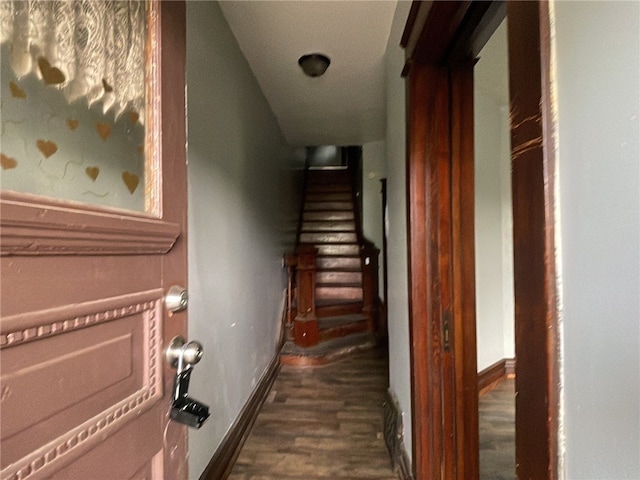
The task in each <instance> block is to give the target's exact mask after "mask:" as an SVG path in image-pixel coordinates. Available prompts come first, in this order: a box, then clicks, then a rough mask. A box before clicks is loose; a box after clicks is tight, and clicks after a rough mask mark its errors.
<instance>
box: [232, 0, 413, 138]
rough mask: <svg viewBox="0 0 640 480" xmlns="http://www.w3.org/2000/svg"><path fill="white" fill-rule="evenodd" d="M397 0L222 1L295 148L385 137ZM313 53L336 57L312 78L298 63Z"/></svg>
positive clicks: (253, 68) (236, 33)
mask: <svg viewBox="0 0 640 480" xmlns="http://www.w3.org/2000/svg"><path fill="white" fill-rule="evenodd" d="M403 3H409V2H403ZM396 5H397V0H347V1H340V0H320V1H297V0H292V1H265V0H262V1H242V0H234V1H221V2H220V6H221V8H222V12H223V14H224V16H225V18H226V20H227V22H228V24H229V26H230V27H231V30H232V31H233V34H234V36H235V37H236V40H237V41H238V44H239V45H240V49H241V50H242V52H243V53H244V56H245V57H246V59H247V61H248V62H249V65H250V67H251V69H252V71H253V74H254V75H255V77H256V79H257V80H258V83H259V85H260V87H261V89H262V92H263V93H264V95H265V97H266V99H267V101H268V102H269V104H270V106H271V109H272V110H273V113H274V114H275V116H276V118H277V120H278V123H279V124H280V128H281V130H282V132H283V134H284V136H285V138H286V140H287V142H288V143H289V144H290V145H292V146H311V145H360V144H363V143H366V142H370V141H375V140H381V139H383V138H384V134H385V123H386V119H385V95H384V76H385V72H384V53H385V50H386V47H387V41H388V39H389V34H390V32H391V25H392V22H393V17H394V14H395V10H396ZM407 11H408V9H407ZM398 42H399V39H398ZM308 53H323V54H325V55H327V56H328V57H329V58H330V59H331V65H330V66H329V69H328V70H327V72H326V73H325V74H324V75H323V76H321V77H316V78H311V77H307V76H305V75H304V73H303V72H302V70H301V69H300V67H299V66H298V58H300V57H301V56H302V55H304V54H308Z"/></svg>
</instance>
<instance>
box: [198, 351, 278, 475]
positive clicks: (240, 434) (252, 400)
mask: <svg viewBox="0 0 640 480" xmlns="http://www.w3.org/2000/svg"><path fill="white" fill-rule="evenodd" d="M279 371H280V362H279V355H276V356H275V357H274V358H273V360H272V361H271V363H270V364H269V366H268V367H267V370H266V371H265V373H264V375H262V378H261V379H260V381H259V382H258V385H257V386H256V388H255V389H254V391H253V393H252V394H251V396H250V397H249V400H247V403H245V405H244V407H243V408H242V411H241V412H240V414H239V415H238V417H237V418H236V420H235V422H234V423H233V425H231V428H230V429H229V431H228V432H227V434H226V435H225V436H224V439H223V440H222V443H221V444H220V446H219V447H218V449H217V450H216V452H215V453H214V454H213V457H211V460H209V464H208V465H207V468H205V469H204V471H203V472H202V475H200V480H224V479H225V478H227V477H228V476H229V475H230V474H231V470H232V469H233V465H234V464H235V461H236V459H237V458H238V455H239V454H240V450H242V446H243V445H244V442H245V441H246V440H247V438H248V437H249V434H250V433H251V428H252V427H253V424H254V423H255V421H256V418H257V417H258V413H260V407H261V406H262V404H263V403H264V401H265V400H266V399H267V396H268V394H269V391H270V390H271V386H272V385H273V382H274V381H275V380H276V377H277V376H278V372H279Z"/></svg>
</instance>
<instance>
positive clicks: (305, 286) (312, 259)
mask: <svg viewBox="0 0 640 480" xmlns="http://www.w3.org/2000/svg"><path fill="white" fill-rule="evenodd" d="M317 254H318V249H317V248H316V247H314V246H313V245H307V244H300V245H298V246H297V248H296V251H295V261H293V260H292V263H293V264H294V272H295V274H294V275H295V279H294V278H290V280H289V284H290V285H291V283H292V281H295V293H293V292H292V293H291V294H288V295H287V298H291V300H293V298H294V294H295V300H296V302H295V307H294V306H293V304H292V305H290V306H288V307H287V309H288V311H289V312H290V316H291V317H293V322H292V323H293V341H294V342H295V344H296V345H298V346H299V347H311V346H313V345H317V344H318V340H319V332H318V317H317V316H316V256H317Z"/></svg>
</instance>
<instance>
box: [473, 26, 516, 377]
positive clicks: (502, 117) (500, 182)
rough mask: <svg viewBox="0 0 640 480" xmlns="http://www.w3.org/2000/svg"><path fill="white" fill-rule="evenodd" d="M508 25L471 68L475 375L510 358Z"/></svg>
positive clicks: (512, 299) (492, 38)
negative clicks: (472, 73)
mask: <svg viewBox="0 0 640 480" xmlns="http://www.w3.org/2000/svg"><path fill="white" fill-rule="evenodd" d="M508 78H509V66H508V53H507V23H506V21H504V22H503V23H502V25H500V27H499V28H498V30H496V32H495V33H494V34H493V36H492V37H491V39H490V40H489V42H488V43H487V45H486V46H485V47H484V48H483V49H482V51H481V52H480V60H479V61H478V63H477V64H476V66H475V68H474V116H475V167H476V168H475V247H476V325H477V347H478V371H482V370H483V369H485V368H487V367H489V366H491V365H492V364H494V363H495V362H497V361H499V360H502V359H504V358H513V356H514V349H515V348H514V306H513V303H514V298H513V221H512V214H511V178H510V177H511V143H510V141H509V138H510V130H509V105H508V104H509V87H508Z"/></svg>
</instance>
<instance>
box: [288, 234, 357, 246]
mask: <svg viewBox="0 0 640 480" xmlns="http://www.w3.org/2000/svg"><path fill="white" fill-rule="evenodd" d="M357 241H358V236H357V235H356V233H355V232H309V233H301V234H300V243H313V244H318V243H353V242H357Z"/></svg>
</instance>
